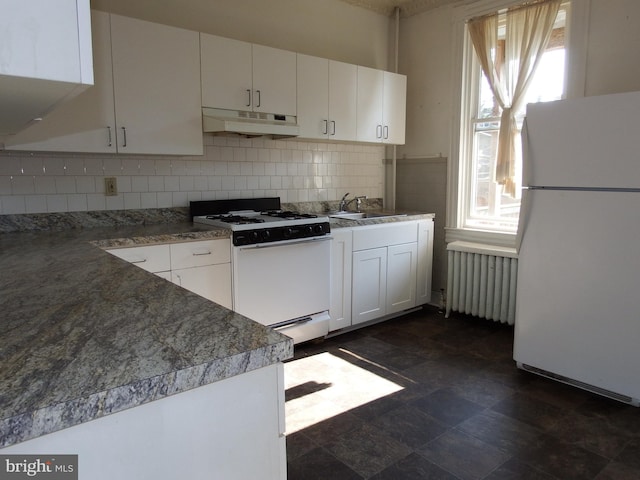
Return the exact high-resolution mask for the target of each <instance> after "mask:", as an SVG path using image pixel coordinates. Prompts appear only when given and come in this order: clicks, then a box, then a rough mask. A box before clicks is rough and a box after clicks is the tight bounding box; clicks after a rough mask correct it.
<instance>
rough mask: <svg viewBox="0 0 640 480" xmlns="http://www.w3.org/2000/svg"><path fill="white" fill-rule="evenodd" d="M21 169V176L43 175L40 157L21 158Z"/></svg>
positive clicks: (42, 164)
mask: <svg viewBox="0 0 640 480" xmlns="http://www.w3.org/2000/svg"><path fill="white" fill-rule="evenodd" d="M0 161H1V160H0ZM21 167H22V173H23V175H44V163H43V160H42V158H40V157H22V158H21Z"/></svg>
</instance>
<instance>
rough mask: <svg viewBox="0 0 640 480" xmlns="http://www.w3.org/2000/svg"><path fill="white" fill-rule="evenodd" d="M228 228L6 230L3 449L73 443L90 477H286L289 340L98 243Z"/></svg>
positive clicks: (68, 448)
mask: <svg viewBox="0 0 640 480" xmlns="http://www.w3.org/2000/svg"><path fill="white" fill-rule="evenodd" d="M225 234H226V232H224V231H222V230H220V229H215V228H211V227H195V228H194V226H193V225H192V224H191V223H175V224H163V225H151V226H142V225H140V226H126V227H116V228H114V227H110V228H91V229H80V230H78V229H75V230H74V229H72V230H64V231H58V232H54V231H45V232H21V233H6V234H2V235H0V271H2V276H1V277H0V292H1V297H0V311H2V321H1V322H0V364H1V368H0V391H1V392H2V395H1V397H0V398H1V399H0V447H5V448H4V449H3V450H2V451H3V453H6V454H9V453H23V454H26V453H33V454H51V453H57V454H61V453H67V454H78V455H79V470H80V471H81V472H82V476H83V477H86V478H92V479H102V478H105V479H106V478H138V479H141V478H149V479H150V478H154V479H164V478H166V479H169V478H178V476H181V477H183V478H194V479H195V478H205V477H206V478H210V476H211V475H213V476H216V477H219V478H226V479H229V478H249V477H247V475H252V474H253V472H254V470H255V469H256V468H258V469H259V470H258V471H259V472H261V474H262V475H267V476H266V477H264V476H263V478H284V471H285V470H284V469H285V468H286V461H285V447H284V435H283V434H284V411H283V406H284V398H283V396H284V390H283V383H282V368H281V367H282V363H281V362H282V361H283V360H285V359H287V358H289V357H291V355H292V353H293V343H292V341H291V340H290V339H288V338H287V337H285V336H283V335H281V334H278V333H277V332H274V331H273V330H270V329H267V328H265V327H263V326H262V325H260V324H258V323H256V322H254V321H252V320H249V319H248V318H246V317H243V316H242V315H239V314H237V313H234V312H232V311H231V310H228V309H226V308H224V307H221V306H219V305H217V304H215V303H212V302H210V301H208V300H205V299H204V298H202V297H200V296H198V295H195V294H193V293H191V292H188V291H187V290H184V289H182V288H180V287H178V286H176V285H174V284H172V283H170V282H167V281H165V280H162V279H160V278H158V277H156V276H154V275H152V274H149V273H147V272H145V271H144V270H142V269H139V268H136V267H135V266H132V265H130V264H128V263H127V262H125V261H122V260H120V259H118V258H116V257H114V256H112V255H109V254H108V253H106V252H104V251H103V250H101V249H100V248H99V247H98V246H96V245H94V244H92V243H91V242H95V241H105V240H107V239H121V238H124V239H133V241H135V242H136V243H138V244H140V243H144V242H151V243H162V242H171V241H173V242H175V241H180V242H184V241H189V240H196V239H208V238H219V237H220V235H225ZM118 243H121V241H116V244H118ZM156 400H158V401H156ZM133 407H136V408H133ZM260 452H261V453H260ZM116 459H117V460H116ZM256 478H257V477H256Z"/></svg>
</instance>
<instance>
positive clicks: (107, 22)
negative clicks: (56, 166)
mask: <svg viewBox="0 0 640 480" xmlns="http://www.w3.org/2000/svg"><path fill="white" fill-rule="evenodd" d="M92 27H93V40H94V41H93V51H94V71H95V86H94V87H91V88H90V89H88V90H87V91H86V92H83V93H82V94H80V95H78V96H77V97H76V98H75V99H73V100H72V101H70V102H69V103H67V104H65V105H63V106H62V107H61V108H60V109H58V110H56V111H54V112H52V114H51V115H49V116H47V117H46V118H45V119H44V120H43V121H42V122H39V123H38V124H35V125H33V126H32V127H30V128H28V129H26V130H24V131H23V132H21V133H20V134H18V135H16V136H14V137H12V138H11V139H10V140H9V141H7V142H6V145H7V148H11V149H19V150H45V151H76V152H97V153H115V152H119V153H132V154H133V153H144V154H174V155H202V152H203V150H202V149H203V147H202V117H201V106H200V103H201V101H200V100H201V98H200V76H199V72H200V69H199V65H200V52H199V39H198V33H197V32H191V31H188V30H183V29H179V28H175V27H168V26H165V25H160V24H154V23H150V22H145V21H141V20H136V19H132V18H127V17H121V16H118V15H109V14H106V13H103V12H98V11H93V12H92Z"/></svg>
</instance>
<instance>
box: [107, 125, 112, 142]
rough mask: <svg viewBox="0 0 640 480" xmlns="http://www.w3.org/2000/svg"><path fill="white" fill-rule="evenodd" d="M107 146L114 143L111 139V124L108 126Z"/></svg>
mask: <svg viewBox="0 0 640 480" xmlns="http://www.w3.org/2000/svg"><path fill="white" fill-rule="evenodd" d="M107 142H108V143H107V147H110V146H111V145H113V142H112V140H111V125H109V126H108V127H107Z"/></svg>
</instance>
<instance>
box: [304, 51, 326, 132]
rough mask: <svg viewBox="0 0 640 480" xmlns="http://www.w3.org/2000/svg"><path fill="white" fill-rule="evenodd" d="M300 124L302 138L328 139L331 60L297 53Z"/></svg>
mask: <svg viewBox="0 0 640 480" xmlns="http://www.w3.org/2000/svg"><path fill="white" fill-rule="evenodd" d="M297 62H298V65H297V69H298V75H297V83H298V88H297V97H298V127H299V128H300V137H302V138H327V135H328V133H329V112H328V109H329V61H328V60H327V59H325V58H319V57H311V56H309V55H302V54H298V56H297Z"/></svg>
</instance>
